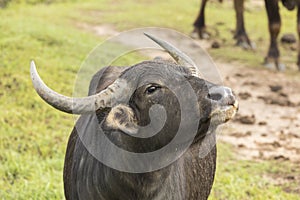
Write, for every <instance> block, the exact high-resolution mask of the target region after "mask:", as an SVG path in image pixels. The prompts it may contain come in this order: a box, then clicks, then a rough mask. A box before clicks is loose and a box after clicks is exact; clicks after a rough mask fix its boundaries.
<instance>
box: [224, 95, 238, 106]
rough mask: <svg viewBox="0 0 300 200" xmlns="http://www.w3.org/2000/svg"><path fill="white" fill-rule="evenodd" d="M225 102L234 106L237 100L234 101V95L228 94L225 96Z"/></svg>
mask: <svg viewBox="0 0 300 200" xmlns="http://www.w3.org/2000/svg"><path fill="white" fill-rule="evenodd" d="M226 104H227V105H231V106H235V104H237V101H236V99H235V97H234V96H232V95H230V96H228V97H227V98H226Z"/></svg>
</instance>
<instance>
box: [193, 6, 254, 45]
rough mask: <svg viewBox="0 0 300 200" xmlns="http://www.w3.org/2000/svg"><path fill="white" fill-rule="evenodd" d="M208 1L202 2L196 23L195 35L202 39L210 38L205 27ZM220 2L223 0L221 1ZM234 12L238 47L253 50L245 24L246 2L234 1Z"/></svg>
mask: <svg viewBox="0 0 300 200" xmlns="http://www.w3.org/2000/svg"><path fill="white" fill-rule="evenodd" d="M207 1H208V0H202V3H201V6H200V11H199V14H198V16H197V18H196V20H195V22H194V31H193V32H194V33H197V34H198V35H199V37H200V38H201V39H206V38H208V37H209V33H208V32H207V31H206V25H205V6H206V3H207ZM219 1H220V2H221V1H222V0H219ZM234 10H235V13H236V31H235V35H234V38H235V39H236V41H237V45H239V46H242V47H243V48H246V49H249V48H252V44H251V41H250V39H249V37H248V35H247V32H246V29H245V24H244V0H234Z"/></svg>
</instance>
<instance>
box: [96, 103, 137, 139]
mask: <svg viewBox="0 0 300 200" xmlns="http://www.w3.org/2000/svg"><path fill="white" fill-rule="evenodd" d="M102 126H103V128H104V129H106V130H120V131H122V132H124V133H127V134H129V135H133V134H137V132H138V125H137V120H136V116H135V114H134V112H133V110H132V109H131V108H130V107H128V106H126V105H122V104H120V105H117V106H115V107H113V108H112V109H111V110H110V112H109V113H108V115H107V116H106V118H105V119H104V121H103V125H102Z"/></svg>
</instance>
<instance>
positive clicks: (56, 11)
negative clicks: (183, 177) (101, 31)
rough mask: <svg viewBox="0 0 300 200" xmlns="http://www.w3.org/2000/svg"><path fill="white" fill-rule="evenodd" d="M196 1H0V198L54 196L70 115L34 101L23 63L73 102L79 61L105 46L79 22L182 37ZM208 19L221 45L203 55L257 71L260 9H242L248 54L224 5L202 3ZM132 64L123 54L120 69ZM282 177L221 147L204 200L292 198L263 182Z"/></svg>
mask: <svg viewBox="0 0 300 200" xmlns="http://www.w3.org/2000/svg"><path fill="white" fill-rule="evenodd" d="M199 4H200V0H191V1H189V2H185V1H182V0H165V1H159V0H135V1H132V0H98V1H97V0H87V1H84V2H83V1H77V0H0V7H2V9H0V49H1V53H0V199H63V180H62V171H63V161H64V153H65V148H66V144H67V140H68V136H69V134H70V132H71V130H72V126H73V125H74V118H73V117H72V116H69V115H67V114H64V113H61V112H58V111H56V110H54V109H53V108H51V107H50V106H48V105H46V104H45V103H44V102H42V100H41V99H40V98H39V97H38V96H37V95H36V94H35V92H34V90H33V87H32V84H31V80H30V76H29V63H30V61H31V60H32V59H34V60H35V61H36V63H37V66H40V67H39V68H38V69H39V72H40V74H41V77H42V78H43V79H44V81H45V82H46V83H47V84H48V85H49V86H50V87H51V88H55V90H56V91H58V92H60V93H62V94H65V95H72V91H73V86H74V82H75V79H76V73H77V71H78V69H79V68H80V65H81V63H82V62H83V61H84V59H85V58H86V56H87V55H88V53H89V52H90V51H91V50H92V49H93V48H94V47H95V46H96V45H98V44H99V43H101V42H102V41H104V39H105V37H100V36H96V35H94V34H93V33H92V32H91V31H90V30H86V29H84V28H82V26H80V24H82V23H84V24H89V25H91V26H94V25H101V24H111V25H112V26H113V27H114V28H115V29H116V30H117V31H123V30H128V29H130V28H137V27H145V26H158V27H167V28H173V29H175V30H178V31H181V32H183V33H186V34H189V33H190V32H191V31H192V23H193V20H194V19H195V17H196V15H197V14H198V9H199ZM291 18H293V19H295V12H294V13H292V12H283V21H284V22H285V25H284V26H283V28H282V31H283V32H293V31H294V30H296V28H295V27H296V24H295V22H296V20H294V21H292V20H287V19H291ZM249 19H252V20H249ZM284 19H285V20H284ZM207 20H208V22H207V23H208V25H209V26H214V25H216V24H219V33H221V34H216V35H215V37H216V38H217V39H219V40H222V41H223V42H224V45H223V47H222V48H221V49H215V50H211V51H210V53H211V54H212V55H213V56H214V58H217V59H224V60H225V61H236V62H241V63H245V65H247V66H250V67H261V63H262V60H263V55H265V52H266V50H267V49H266V48H267V44H268V32H267V20H266V16H265V11H264V8H263V7H255V8H249V9H248V11H247V12H246V24H247V25H246V27H247V30H248V33H249V34H250V36H251V39H252V40H253V41H255V42H256V43H259V46H258V49H257V51H255V52H250V51H244V50H241V49H240V48H239V47H235V46H234V41H233V40H232V32H231V30H234V26H235V20H234V11H233V9H232V2H231V1H229V3H225V4H218V3H215V2H212V3H210V4H208V8H207ZM258 30H261V31H258ZM232 52H235V53H232ZM107 53H109V52H107ZM282 55H283V56H282V57H283V58H282V60H283V61H284V62H285V63H287V64H288V65H293V63H296V53H295V52H283V53H282ZM136 60H137V58H136V56H130V55H129V56H127V57H126V58H125V60H123V61H122V62H123V63H127V64H128V65H130V64H134V63H135V62H136ZM100 67H101V66H99V68H100ZM291 170H293V166H292V165H290V164H289V163H287V162H281V163H274V162H273V161H266V162H258V161H245V160H239V159H238V158H236V156H235V153H234V151H233V149H232V147H231V146H230V145H228V144H225V143H221V144H219V157H218V169H217V175H216V180H215V185H214V188H213V191H212V195H211V197H210V198H211V199H297V198H298V197H299V194H294V193H288V192H286V191H285V190H284V189H283V188H282V187H279V186H276V185H275V184H273V183H272V182H269V181H268V180H265V179H263V178H262V176H263V175H264V174H276V173H287V172H288V171H291Z"/></svg>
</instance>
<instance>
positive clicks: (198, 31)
mask: <svg viewBox="0 0 300 200" xmlns="http://www.w3.org/2000/svg"><path fill="white" fill-rule="evenodd" d="M210 35H211V34H210V33H209V32H208V31H207V30H206V28H195V29H194V30H193V32H192V33H191V37H192V38H200V39H205V40H207V39H209V38H210Z"/></svg>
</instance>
